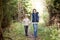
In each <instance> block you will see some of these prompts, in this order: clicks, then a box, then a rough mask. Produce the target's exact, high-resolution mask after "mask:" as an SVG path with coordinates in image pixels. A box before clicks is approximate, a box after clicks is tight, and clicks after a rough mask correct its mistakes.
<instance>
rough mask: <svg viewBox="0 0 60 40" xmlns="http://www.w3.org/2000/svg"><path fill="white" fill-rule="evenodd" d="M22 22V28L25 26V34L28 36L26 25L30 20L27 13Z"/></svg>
mask: <svg viewBox="0 0 60 40" xmlns="http://www.w3.org/2000/svg"><path fill="white" fill-rule="evenodd" d="M23 24H24V28H25V35H26V36H28V26H29V24H30V20H29V18H28V16H27V15H25V17H24V19H23Z"/></svg>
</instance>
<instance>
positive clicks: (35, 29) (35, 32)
mask: <svg viewBox="0 0 60 40" xmlns="http://www.w3.org/2000/svg"><path fill="white" fill-rule="evenodd" d="M33 28H34V37H35V38H36V37H37V29H38V24H33Z"/></svg>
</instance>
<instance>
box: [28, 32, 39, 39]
mask: <svg viewBox="0 0 60 40" xmlns="http://www.w3.org/2000/svg"><path fill="white" fill-rule="evenodd" d="M28 34H29V36H28V39H29V40H40V37H39V36H38V37H37V38H34V35H33V34H32V33H31V32H29V33H28Z"/></svg>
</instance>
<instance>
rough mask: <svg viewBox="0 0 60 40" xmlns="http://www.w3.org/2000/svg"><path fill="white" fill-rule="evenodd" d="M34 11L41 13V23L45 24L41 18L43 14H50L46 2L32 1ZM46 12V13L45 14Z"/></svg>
mask: <svg viewBox="0 0 60 40" xmlns="http://www.w3.org/2000/svg"><path fill="white" fill-rule="evenodd" d="M31 3H32V9H36V10H37V11H38V12H39V16H40V21H39V22H40V23H44V19H43V18H42V17H41V16H43V14H46V13H48V11H47V8H46V0H31ZM44 12H45V13H44Z"/></svg>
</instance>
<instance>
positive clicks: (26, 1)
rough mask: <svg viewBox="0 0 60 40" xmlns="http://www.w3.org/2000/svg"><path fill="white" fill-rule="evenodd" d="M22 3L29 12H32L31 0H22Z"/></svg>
mask: <svg viewBox="0 0 60 40" xmlns="http://www.w3.org/2000/svg"><path fill="white" fill-rule="evenodd" d="M22 5H23V8H24V9H25V10H26V11H27V13H31V8H32V4H31V3H30V0H22Z"/></svg>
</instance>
